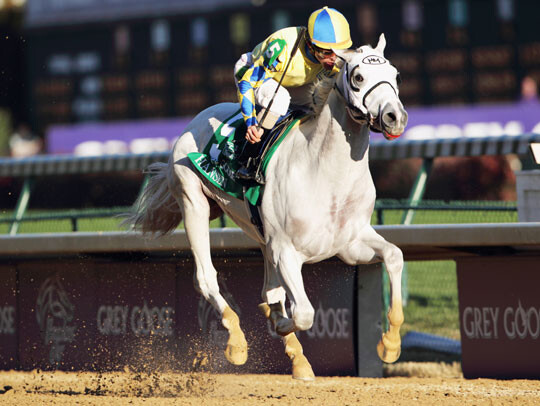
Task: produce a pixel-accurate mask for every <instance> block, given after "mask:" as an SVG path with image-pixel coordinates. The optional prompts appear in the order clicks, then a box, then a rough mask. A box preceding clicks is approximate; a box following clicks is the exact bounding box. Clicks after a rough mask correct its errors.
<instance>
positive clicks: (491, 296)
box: [457, 257, 540, 379]
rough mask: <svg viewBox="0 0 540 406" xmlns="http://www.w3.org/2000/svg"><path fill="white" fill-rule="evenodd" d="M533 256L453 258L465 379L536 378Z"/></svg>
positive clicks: (538, 298) (539, 348)
mask: <svg viewBox="0 0 540 406" xmlns="http://www.w3.org/2000/svg"><path fill="white" fill-rule="evenodd" d="M538 271H539V267H538V258H534V257H506V258H503V257H485V258H470V259H469V258H462V259H459V260H458V261H457V274H458V294H459V316H460V326H461V348H462V369H463V374H464V376H465V377H466V378H480V377H482V378H512V379H516V378H535V379H538V378H540V295H538V286H539V284H540V273H539V272H538Z"/></svg>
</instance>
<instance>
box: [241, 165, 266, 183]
mask: <svg viewBox="0 0 540 406" xmlns="http://www.w3.org/2000/svg"><path fill="white" fill-rule="evenodd" d="M260 163H261V162H260V159H258V158H249V159H248V161H247V163H246V164H245V165H242V166H241V167H240V168H239V169H238V170H237V171H236V174H235V177H236V178H237V179H242V180H254V181H255V182H257V183H259V184H261V185H264V183H265V182H264V177H263V175H262V173H261V171H260Z"/></svg>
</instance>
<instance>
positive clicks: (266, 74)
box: [238, 39, 286, 135]
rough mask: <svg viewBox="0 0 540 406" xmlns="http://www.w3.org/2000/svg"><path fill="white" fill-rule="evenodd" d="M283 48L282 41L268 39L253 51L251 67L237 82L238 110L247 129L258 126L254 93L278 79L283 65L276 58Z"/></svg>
mask: <svg viewBox="0 0 540 406" xmlns="http://www.w3.org/2000/svg"><path fill="white" fill-rule="evenodd" d="M264 45H266V46H264ZM284 47H285V43H284V41H283V40H279V41H278V40H274V41H272V40H271V39H268V40H267V41H265V42H264V43H263V44H261V49H260V50H258V49H257V48H256V49H255V50H254V53H253V54H254V56H255V58H256V59H254V61H253V65H252V66H250V67H249V68H248V69H247V70H246V71H245V72H244V74H243V75H242V77H241V78H240V79H239V80H238V99H239V101H240V109H241V112H242V116H243V117H244V120H245V122H246V126H247V127H248V129H249V128H250V127H252V126H257V125H258V124H259V123H258V122H257V113H256V111H255V93H254V91H255V89H257V88H259V87H260V86H261V85H262V84H263V83H264V82H266V81H267V80H269V79H273V78H276V77H280V76H278V75H279V74H281V72H282V70H283V67H284V66H285V63H284V62H282V61H279V60H278V59H277V57H278V55H279V54H280V53H281V52H282V51H283V49H284ZM261 51H262V52H261ZM284 54H286V53H284ZM263 107H267V106H263ZM248 135H249V134H248ZM253 135H255V134H253Z"/></svg>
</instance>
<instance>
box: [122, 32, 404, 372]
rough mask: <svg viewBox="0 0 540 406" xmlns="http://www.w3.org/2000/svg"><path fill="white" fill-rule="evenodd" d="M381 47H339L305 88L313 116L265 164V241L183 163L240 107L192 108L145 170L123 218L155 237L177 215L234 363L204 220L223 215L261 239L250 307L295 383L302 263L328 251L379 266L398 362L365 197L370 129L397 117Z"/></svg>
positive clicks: (308, 322)
mask: <svg viewBox="0 0 540 406" xmlns="http://www.w3.org/2000/svg"><path fill="white" fill-rule="evenodd" d="M385 46H386V40H385V38H384V35H381V37H380V38H379V42H378V44H377V46H376V47H375V48H372V47H370V46H362V47H360V48H358V49H356V50H346V51H339V53H338V56H339V59H340V60H341V69H340V73H339V74H338V75H337V77H336V78H333V79H328V78H326V79H323V80H321V81H320V82H319V83H317V84H316V85H315V87H314V89H313V102H312V106H311V107H312V109H313V112H314V113H313V115H312V117H311V118H310V119H308V120H305V121H303V122H302V123H301V124H300V125H299V126H296V127H295V128H293V129H292V130H291V132H290V133H289V134H288V135H287V137H286V138H285V140H284V141H283V142H282V144H281V145H280V146H279V148H278V149H277V151H276V152H275V154H274V156H273V157H272V160H271V161H270V163H269V165H268V167H267V172H266V185H265V187H264V195H263V198H262V203H261V207H260V212H261V217H262V222H263V225H264V230H265V233H264V237H261V236H260V234H259V232H258V230H257V229H256V228H255V226H254V225H253V224H252V223H251V221H250V218H249V216H248V215H247V213H246V210H245V206H244V203H243V202H242V201H241V200H239V199H236V198H233V197H231V196H229V195H227V194H225V193H224V192H222V191H221V190H219V189H218V188H216V187H215V186H214V185H212V184H211V183H210V182H208V181H207V180H205V179H203V178H202V176H199V174H198V172H197V171H196V170H195V169H194V168H193V166H192V164H191V163H190V161H189V159H188V158H187V155H188V154H189V153H191V152H200V151H202V150H203V149H204V148H205V146H206V145H207V143H208V142H209V139H210V138H211V136H212V134H213V133H214V131H215V130H216V129H217V128H218V126H219V125H220V124H221V123H222V122H223V120H225V119H226V118H227V117H230V116H231V114H234V112H235V111H237V110H238V104H235V103H221V104H218V105H215V106H212V107H210V108H208V109H206V110H204V111H202V112H201V113H199V114H198V115H197V116H196V117H195V118H194V119H193V121H192V122H191V123H190V124H189V125H188V126H187V128H186V129H185V131H184V133H183V134H182V135H181V136H180V137H179V139H178V140H177V142H176V144H175V146H174V149H173V151H172V154H171V156H170V159H169V163H168V164H164V163H156V164H153V165H152V166H151V167H150V171H151V172H153V173H154V176H153V177H152V178H151V180H150V182H149V184H148V185H147V187H146V189H145V192H144V194H143V195H142V197H141V198H140V199H139V201H138V202H137V205H136V207H137V209H136V212H135V213H133V214H132V216H131V217H130V218H129V219H128V222H129V223H130V224H132V225H133V226H134V227H135V228H136V229H141V230H142V231H143V232H149V233H154V234H164V233H167V232H170V231H172V230H174V229H175V228H176V227H177V226H178V224H179V223H180V222H181V220H182V219H183V220H184V225H185V230H186V235H187V238H188V240H189V243H190V246H191V250H192V252H193V256H194V258H195V267H196V270H195V288H196V289H197V290H198V291H199V292H200V293H201V294H202V295H203V296H204V298H205V299H206V300H208V301H209V302H210V303H211V304H212V306H214V308H215V309H216V310H217V311H219V313H220V314H221V317H222V323H223V326H224V327H225V328H226V329H227V330H228V332H229V340H228V343H227V348H226V350H225V355H226V357H227V359H228V360H229V361H230V362H231V363H233V364H243V363H244V362H245V361H246V360H247V343H246V340H245V337H244V333H243V332H242V330H241V328H240V322H239V318H238V316H237V314H236V313H235V312H234V311H233V310H232V309H231V308H230V306H229V305H228V304H227V302H226V301H225V299H224V298H223V296H222V295H221V294H220V291H219V286H218V281H217V271H216V269H215V268H214V266H213V264H212V260H211V257H210V241H209V220H210V219H211V218H214V216H215V215H219V214H220V213H221V211H223V212H225V213H226V214H227V215H228V216H230V217H231V218H232V219H233V220H234V221H235V222H236V224H238V225H239V226H240V227H241V228H242V229H243V230H244V232H245V233H246V234H248V235H249V236H250V237H252V238H253V239H255V240H256V241H257V242H258V243H259V244H260V247H261V251H262V254H263V256H264V259H265V278H264V287H263V291H262V298H263V301H264V303H263V304H262V305H261V306H260V307H261V309H262V310H263V311H264V312H265V315H266V316H267V317H268V318H269V319H270V320H271V321H272V323H273V326H274V328H275V330H276V332H277V333H278V334H280V335H281V336H283V338H284V343H285V351H286V353H287V355H288V356H289V357H290V358H291V360H292V366H293V377H294V378H298V379H304V380H311V379H313V378H314V374H313V371H312V369H311V366H310V364H309V362H308V361H307V359H306V358H305V356H304V355H303V354H302V346H301V345H300V343H299V341H298V339H297V338H296V335H295V334H294V332H295V331H298V330H307V329H309V328H310V327H311V326H312V324H313V317H314V314H315V310H314V308H313V306H312V305H311V303H310V301H309V299H308V297H307V295H306V292H305V290H304V283H303V280H302V273H301V269H302V264H304V263H313V262H318V261H322V260H324V259H326V258H330V257H333V256H338V257H339V258H341V259H342V260H343V261H344V262H345V263H347V264H350V265H357V264H366V263H372V262H379V261H384V264H385V265H386V270H387V271H388V274H389V278H390V284H391V292H392V293H391V308H390V311H389V313H388V320H389V330H388V331H387V332H386V333H384V334H383V336H382V338H381V341H380V342H379V344H378V346H377V351H378V354H379V356H380V357H381V359H382V360H383V361H385V362H394V361H396V360H397V358H398V357H399V354H400V347H401V339H400V335H399V328H400V326H401V324H402V323H403V309H402V303H401V272H402V267H403V255H402V252H401V250H400V249H399V248H398V247H396V246H395V245H394V244H391V243H389V242H387V241H386V240H384V239H383V238H382V237H381V236H380V235H378V234H377V233H376V232H375V231H374V229H373V228H372V227H371V225H370V221H371V215H372V212H373V207H374V204H375V187H374V184H373V180H372V177H371V173H370V171H369V165H368V151H369V134H370V129H374V130H378V131H381V132H382V133H383V134H384V136H385V137H386V138H387V139H394V138H397V137H398V136H399V135H400V134H401V133H402V132H403V131H404V129H405V126H406V124H407V113H406V111H405V110H404V108H403V105H402V103H401V101H400V100H399V96H398V88H397V84H398V75H399V74H398V72H397V70H396V68H395V67H394V66H392V65H391V64H390V62H389V61H388V60H387V59H385V58H384V54H383V51H384V48H385ZM286 298H288V299H289V301H290V309H291V313H292V317H291V318H289V317H288V316H287V312H286V309H285V300H286Z"/></svg>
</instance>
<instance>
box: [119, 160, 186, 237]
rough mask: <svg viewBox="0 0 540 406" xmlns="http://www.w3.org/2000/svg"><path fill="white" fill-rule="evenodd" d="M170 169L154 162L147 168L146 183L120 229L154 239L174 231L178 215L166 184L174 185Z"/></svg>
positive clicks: (178, 210) (178, 222) (179, 220)
mask: <svg viewBox="0 0 540 406" xmlns="http://www.w3.org/2000/svg"><path fill="white" fill-rule="evenodd" d="M172 167H173V165H171V163H170V162H169V163H168V164H166V163H163V162H156V163H153V164H151V165H150V166H149V167H148V168H147V170H146V173H148V174H150V180H149V181H148V184H147V185H146V186H145V188H144V190H143V191H142V193H141V194H140V196H139V197H138V199H137V201H136V202H135V204H134V206H133V211H132V212H131V213H130V214H128V215H127V216H126V217H127V218H126V219H125V220H124V221H123V222H122V225H127V226H128V227H130V228H132V229H134V230H139V231H142V232H143V234H152V235H154V236H156V237H159V236H162V235H165V234H168V233H170V232H172V231H173V230H175V229H176V227H178V224H180V222H181V221H182V212H181V210H180V206H179V205H178V202H177V201H176V199H175V197H174V196H173V194H172V193H171V189H170V187H169V184H174V182H172V177H173V176H174V174H173V172H172V171H173V170H172Z"/></svg>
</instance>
